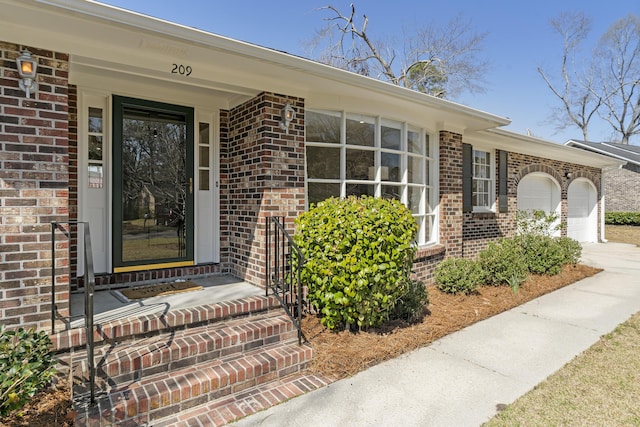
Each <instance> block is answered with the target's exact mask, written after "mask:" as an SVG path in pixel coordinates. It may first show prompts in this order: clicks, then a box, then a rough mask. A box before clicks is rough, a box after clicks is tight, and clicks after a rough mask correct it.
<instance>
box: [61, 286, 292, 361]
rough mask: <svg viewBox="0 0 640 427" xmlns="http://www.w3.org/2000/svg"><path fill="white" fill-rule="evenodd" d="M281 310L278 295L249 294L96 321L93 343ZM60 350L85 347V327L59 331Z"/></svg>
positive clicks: (179, 329)
mask: <svg viewBox="0 0 640 427" xmlns="http://www.w3.org/2000/svg"><path fill="white" fill-rule="evenodd" d="M279 309H281V307H280V305H279V303H278V301H277V299H276V297H273V296H271V297H249V298H245V299H242V300H236V301H231V302H228V303H218V304H212V305H209V306H199V307H196V308H191V309H180V310H175V311H170V312H169V313H167V314H162V315H147V316H142V317H139V318H131V319H126V320H122V321H113V322H108V323H104V324H97V325H96V330H95V332H94V342H95V343H103V342H114V341H123V340H128V339H134V338H144V337H149V336H154V335H158V334H161V333H165V332H171V331H182V330H186V329H189V328H192V327H201V326H206V325H210V324H215V323H216V322H219V321H223V320H227V319H230V318H243V317H250V316H252V315H256V314H261V313H267V312H269V311H272V310H279ZM50 338H51V341H52V343H53V349H54V351H55V352H57V353H65V352H68V351H73V350H82V349H83V348H84V347H85V346H86V343H87V337H86V333H85V329H84V328H74V329H70V330H65V331H59V332H56V333H55V334H53V335H51V336H50Z"/></svg>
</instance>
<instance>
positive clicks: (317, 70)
mask: <svg viewBox="0 0 640 427" xmlns="http://www.w3.org/2000/svg"><path fill="white" fill-rule="evenodd" d="M21 1H22V2H24V1H25V0H21ZM32 1H33V2H35V3H37V4H42V5H48V6H51V7H55V8H59V9H66V10H68V11H70V12H72V13H74V14H80V15H85V16H91V17H94V18H97V19H101V20H107V21H110V22H112V23H114V24H116V25H124V26H128V27H134V28H137V29H141V30H145V31H150V32H153V33H156V34H161V35H162V36H164V37H170V38H175V39H179V40H181V41H183V42H187V43H196V44H200V45H203V46H206V47H207V48H209V49H217V50H222V51H228V52H233V53H234V54H236V55H240V56H245V57H249V58H254V59H258V60H262V61H266V62H271V63H274V64H277V65H279V66H283V67H285V68H290V69H294V70H298V71H301V72H303V73H311V74H313V75H316V76H318V77H322V78H325V79H330V80H337V81H340V82H343V83H347V84H350V85H353V86H357V87H360V88H363V89H366V90H375V91H377V92H379V93H382V94H386V95H389V96H393V97H396V98H401V99H405V100H408V101H411V102H414V103H417V104H421V105H424V106H430V107H434V108H438V109H441V110H445V111H449V112H451V113H455V114H460V115H463V116H466V117H469V118H473V119H475V120H481V121H483V122H486V127H487V128H492V127H498V126H506V125H508V124H510V123H511V120H510V119H508V118H506V117H502V116H498V115H495V114H491V113H487V112H484V111H480V110H476V109H474V108H471V107H467V106H465V105H462V104H458V103H456V102H453V101H449V100H444V99H441V98H436V97H434V96H431V95H426V94H423V93H419V92H416V91H414V90H411V89H407V88H404V87H400V86H397V85H393V84H391V83H388V82H383V81H380V80H377V79H374V78H371V77H366V76H361V75H359V74H355V73H351V72H349V71H345V70H342V69H339V68H335V67H331V66H329V65H326V64H322V63H319V62H315V61H311V60H309V59H306V58H302V57H298V56H294V55H291V54H289V53H285V52H280V51H277V50H273V49H268V48H265V47H261V46H258V45H254V44H250V43H247V42H243V41H239V40H234V39H231V38H228V37H224V36H220V35H217V34H214V33H210V32H207V31H203V30H199V29H197V28H192V27H188V26H185V25H181V24H177V23H174V22H170V21H166V20H163V19H159V18H154V17H151V16H147V15H143V14H141V13H137V12H132V11H129V10H126V9H121V8H119V7H115V6H111V5H106V4H103V3H99V2H96V1H94V0H32Z"/></svg>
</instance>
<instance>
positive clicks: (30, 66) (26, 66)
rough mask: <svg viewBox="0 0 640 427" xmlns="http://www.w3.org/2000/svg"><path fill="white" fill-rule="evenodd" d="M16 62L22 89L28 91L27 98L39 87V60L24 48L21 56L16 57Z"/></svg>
mask: <svg viewBox="0 0 640 427" xmlns="http://www.w3.org/2000/svg"><path fill="white" fill-rule="evenodd" d="M16 64H17V66H18V75H20V82H19V85H20V89H22V90H23V91H24V92H25V93H26V95H27V98H30V97H31V94H32V93H34V92H35V91H36V90H37V89H38V82H37V81H36V75H37V73H38V61H37V59H36V58H34V57H33V56H31V52H29V51H28V50H23V51H22V53H21V54H20V56H18V57H17V58H16Z"/></svg>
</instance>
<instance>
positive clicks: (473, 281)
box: [434, 258, 485, 295]
mask: <svg viewBox="0 0 640 427" xmlns="http://www.w3.org/2000/svg"><path fill="white" fill-rule="evenodd" d="M434 279H435V283H436V285H437V286H438V289H440V290H441V291H442V292H446V293H448V294H465V295H468V294H470V293H473V292H475V290H476V289H477V288H478V285H482V284H483V283H484V280H485V274H484V271H483V270H482V267H481V266H480V264H479V263H478V262H476V261H474V260H470V259H466V258H448V259H446V260H444V261H442V262H441V263H440V264H438V265H437V266H436V269H435V272H434Z"/></svg>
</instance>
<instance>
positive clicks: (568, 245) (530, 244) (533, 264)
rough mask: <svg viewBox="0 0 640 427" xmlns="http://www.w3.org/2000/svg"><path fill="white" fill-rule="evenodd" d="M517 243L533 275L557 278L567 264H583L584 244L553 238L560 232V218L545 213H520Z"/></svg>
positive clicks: (516, 236) (517, 218) (515, 237)
mask: <svg viewBox="0 0 640 427" xmlns="http://www.w3.org/2000/svg"><path fill="white" fill-rule="evenodd" d="M516 229H517V233H516V235H515V236H514V238H513V239H514V240H515V241H516V242H517V243H519V244H520V245H521V246H522V248H523V250H524V254H525V258H526V262H527V269H528V270H529V272H531V273H533V274H546V275H550V276H552V275H555V274H558V273H560V271H561V270H562V266H564V265H565V264H576V263H577V262H578V261H579V260H580V255H581V253H582V247H581V246H580V243H578V242H577V241H576V240H573V239H571V238H568V237H552V236H553V234H554V233H555V232H556V231H558V230H560V229H561V227H560V226H559V225H558V216H557V215H556V214H555V213H551V214H549V213H546V212H544V211H539V210H536V211H531V212H527V211H519V212H518V214H517V217H516Z"/></svg>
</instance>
